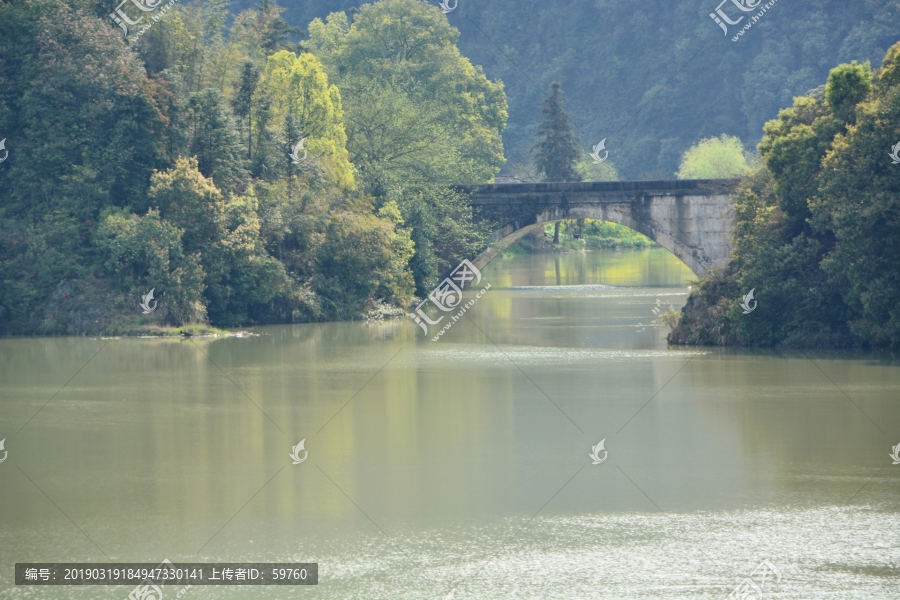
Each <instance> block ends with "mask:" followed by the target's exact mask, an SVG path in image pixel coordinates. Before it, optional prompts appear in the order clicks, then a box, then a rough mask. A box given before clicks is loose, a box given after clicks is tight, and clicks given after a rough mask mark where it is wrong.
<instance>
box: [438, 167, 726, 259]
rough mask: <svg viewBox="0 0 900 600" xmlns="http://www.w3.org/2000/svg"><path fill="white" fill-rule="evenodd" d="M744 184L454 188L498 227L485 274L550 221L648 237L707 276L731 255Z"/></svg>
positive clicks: (486, 256) (720, 181) (487, 252)
mask: <svg viewBox="0 0 900 600" xmlns="http://www.w3.org/2000/svg"><path fill="white" fill-rule="evenodd" d="M737 184H738V180H737V179H683V180H677V181H603V182H584V183H503V184H490V185H458V186H455V187H456V189H458V190H459V191H461V192H465V193H467V194H469V197H470V203H471V204H472V206H473V207H475V208H478V209H480V210H476V211H475V212H476V219H486V220H489V221H491V222H492V223H494V225H495V227H494V232H493V234H492V235H491V238H490V247H489V248H488V249H487V250H485V251H484V252H483V253H482V254H481V255H480V256H479V257H478V258H477V259H475V261H474V263H475V266H476V267H478V268H479V269H480V268H483V267H484V266H485V265H487V263H489V262H490V261H491V259H492V258H494V257H495V256H497V255H498V254H499V253H500V252H502V251H503V250H504V249H506V248H507V247H509V246H510V245H511V244H512V243H513V242H515V241H516V240H518V239H519V238H520V237H522V236H523V235H525V234H526V233H528V232H530V231H533V230H534V229H537V228H540V227H543V226H544V224H546V223H552V222H554V221H561V220H565V219H597V220H600V221H609V222H612V223H618V224H619V225H624V226H626V227H629V228H631V229H634V230H635V231H638V232H640V233H642V234H644V235H646V236H647V237H648V238H650V239H651V240H653V241H655V242H656V243H658V244H659V245H660V246H662V247H663V248H665V249H666V250H668V251H670V252H671V253H672V254H674V255H675V256H677V257H678V258H680V259H681V260H682V262H684V264H686V265H687V266H688V267H689V268H690V269H691V271H693V272H694V273H695V274H696V275H697V276H702V275H703V274H704V273H705V272H706V271H708V270H709V269H713V268H721V267H724V266H725V265H726V264H727V263H728V260H729V258H730V257H731V237H730V236H731V231H732V227H733V226H734V210H733V207H732V202H731V195H732V194H733V193H734V191H735V189H736V187H737Z"/></svg>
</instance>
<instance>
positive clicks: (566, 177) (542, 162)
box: [534, 83, 581, 244]
mask: <svg viewBox="0 0 900 600" xmlns="http://www.w3.org/2000/svg"><path fill="white" fill-rule="evenodd" d="M564 103H565V96H563V91H562V86H560V85H559V83H553V84H551V85H550V95H549V96H547V97H546V98H544V100H543V101H542V102H541V113H543V115H544V120H543V122H542V123H541V126H540V127H539V128H538V130H537V133H535V137H537V138H538V140H539V141H538V143H537V144H535V145H534V149H535V150H536V152H535V156H534V163H535V164H534V166H535V168H536V170H537V172H538V174H540V175H543V177H544V181H581V175H580V174H579V173H578V171H577V170H576V169H575V165H576V163H577V162H578V153H579V150H578V138H576V137H575V135H574V134H573V133H572V121H571V119H570V118H569V114H568V113H567V112H566V111H565V109H564V108H563V104H564ZM553 243H554V244H558V243H559V221H557V222H556V223H555V224H554V229H553Z"/></svg>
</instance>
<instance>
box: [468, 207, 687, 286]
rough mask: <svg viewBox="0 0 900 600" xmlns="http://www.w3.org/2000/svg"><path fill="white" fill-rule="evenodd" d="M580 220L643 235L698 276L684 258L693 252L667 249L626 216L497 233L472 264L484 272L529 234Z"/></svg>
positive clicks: (676, 247)
mask: <svg viewBox="0 0 900 600" xmlns="http://www.w3.org/2000/svg"><path fill="white" fill-rule="evenodd" d="M579 219H589V220H592V221H597V222H601V223H612V224H614V225H619V226H622V227H626V228H628V229H630V230H632V231H635V232H637V233H640V234H641V235H643V236H645V237H647V238H648V239H650V240H651V241H653V242H656V243H657V244H659V246H660V247H661V248H664V249H665V250H668V251H669V253H671V254H672V255H674V256H675V257H676V258H678V260H680V261H681V262H682V263H683V264H684V265H685V266H686V267H688V268H689V269H691V271H692V272H694V274H695V275H696V274H697V273H696V271H694V269H692V268H691V264H690V262H688V261H686V260H685V259H684V258H683V257H684V256H688V257H690V252H691V250H690V249H689V248H686V247H684V246H683V245H682V244H680V243H679V242H678V241H674V240H673V242H672V244H671V246H672V247H667V246H666V245H665V244H662V243H660V242H659V241H658V240H656V239H654V232H653V231H651V230H647V229H645V230H644V231H641V228H640V223H635V222H634V221H633V219H630V218H628V217H627V216H625V217H624V218H622V219H621V221H624V222H619V221H614V220H612V219H598V218H595V217H593V216H584V217H581V216H567V217H565V218H548V219H547V220H542V221H540V222H538V223H533V224H531V225H525V226H523V227H521V228H520V229H516V230H515V231H512V232H509V233H506V234H505V235H503V236H502V237H499V236H498V233H500V232H495V234H494V236H492V239H491V242H490V244H489V245H488V247H487V248H486V249H485V250H484V251H483V252H482V253H481V254H479V255H478V257H476V259H475V260H474V261H472V262H473V264H474V265H475V267H476V268H478V269H479V270H482V269H484V268H485V267H486V266H487V265H488V263H490V262H491V261H492V260H493V259H494V258H496V257H497V256H499V255H500V254H502V253H503V252H504V251H505V250H507V249H509V248H510V247H512V246H513V245H514V244H515V243H516V242H518V241H520V240H521V239H522V238H524V237H525V236H527V235H528V234H530V233H534V232H536V231H541V232H543V231H544V229H545V227H546V226H547V225H552V224H554V223H563V222H567V221H576V220H579Z"/></svg>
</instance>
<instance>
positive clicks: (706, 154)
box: [676, 134, 753, 179]
mask: <svg viewBox="0 0 900 600" xmlns="http://www.w3.org/2000/svg"><path fill="white" fill-rule="evenodd" d="M752 163H753V157H751V156H749V155H748V153H747V151H746V150H744V145H743V144H742V143H741V140H740V139H738V138H736V137H734V136H730V135H725V134H722V135H721V136H720V137H718V138H707V139H705V140H700V141H699V142H698V143H697V144H696V145H695V146H692V147H691V148H690V149H688V150H687V151H686V152H685V153H684V155H683V156H682V157H681V166H680V167H679V168H678V173H676V175H677V176H678V178H679V179H729V178H735V177H741V176H743V175H746V174H747V173H749V172H750V171H751V169H752Z"/></svg>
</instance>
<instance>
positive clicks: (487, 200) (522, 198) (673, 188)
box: [453, 179, 740, 206]
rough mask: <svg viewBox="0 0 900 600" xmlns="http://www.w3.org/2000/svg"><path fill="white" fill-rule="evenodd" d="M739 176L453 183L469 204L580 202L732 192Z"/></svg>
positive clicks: (619, 200) (620, 200)
mask: <svg viewBox="0 0 900 600" xmlns="http://www.w3.org/2000/svg"><path fill="white" fill-rule="evenodd" d="M739 181H740V180H738V179H672V180H661V181H583V182H571V183H568V182H566V183H491V184H476V185H455V186H453V188H454V189H457V190H459V191H461V192H464V193H466V194H469V195H470V204H472V205H475V206H478V205H488V204H492V205H496V204H514V203H516V204H517V203H521V202H527V201H535V200H538V199H540V200H542V201H544V202H546V201H547V200H549V199H550V198H553V197H560V198H561V197H563V196H565V197H567V198H568V199H570V201H571V200H575V199H577V201H578V202H580V203H584V202H587V203H595V202H596V203H604V202H622V200H623V199H624V198H627V197H631V198H634V197H641V196H710V195H716V194H731V193H734V191H735V189H736V188H737V185H738V183H739Z"/></svg>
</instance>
